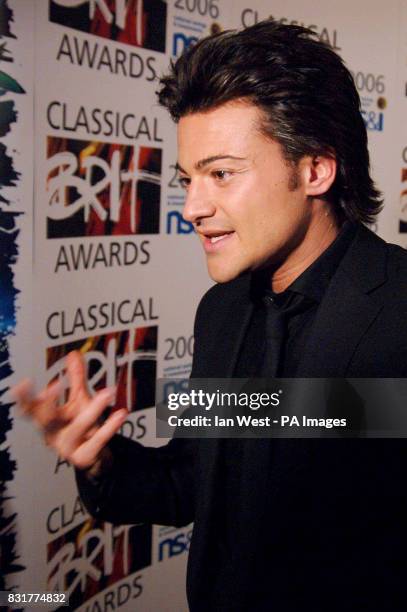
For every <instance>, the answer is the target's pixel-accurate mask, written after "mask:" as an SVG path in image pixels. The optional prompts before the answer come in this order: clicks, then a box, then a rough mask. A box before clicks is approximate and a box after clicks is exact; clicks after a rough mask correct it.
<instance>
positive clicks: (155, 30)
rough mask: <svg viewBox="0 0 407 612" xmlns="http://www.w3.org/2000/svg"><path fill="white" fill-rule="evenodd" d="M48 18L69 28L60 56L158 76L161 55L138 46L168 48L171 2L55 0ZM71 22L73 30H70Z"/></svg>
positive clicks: (124, 72)
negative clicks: (142, 51) (157, 66)
mask: <svg viewBox="0 0 407 612" xmlns="http://www.w3.org/2000/svg"><path fill="white" fill-rule="evenodd" d="M49 19H50V21H51V22H53V23H55V24H57V25H59V26H62V27H63V28H64V31H62V36H61V39H60V41H59V43H58V48H57V51H56V60H57V61H60V62H63V63H68V64H71V65H73V66H79V67H81V68H88V69H90V70H96V71H101V72H103V73H110V74H114V75H118V76H124V77H130V78H135V79H138V78H144V79H145V80H146V81H149V82H153V81H155V80H156V78H157V70H156V66H155V64H156V56H154V55H146V54H145V53H139V52H137V51H134V48H139V49H142V48H143V49H146V50H150V51H156V52H160V53H165V40H166V25H167V3H166V2H164V1H162V0H50V3H49ZM66 28H68V29H69V30H70V31H69V32H66V31H65V30H66ZM72 30H76V31H77V32H80V34H78V35H75V34H73V33H72V32H71V31H72ZM88 34H92V35H94V37H89V36H87V35H88ZM98 39H99V40H98ZM104 41H107V42H104Z"/></svg>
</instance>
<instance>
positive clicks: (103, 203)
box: [47, 137, 161, 238]
mask: <svg viewBox="0 0 407 612" xmlns="http://www.w3.org/2000/svg"><path fill="white" fill-rule="evenodd" d="M47 160H48V161H47V169H48V178H47V194H48V207H47V237H48V238H67V237H79V236H106V235H119V236H120V235H121V236H123V235H128V234H157V233H158V232H159V220H160V194H161V188H160V185H161V149H155V148H152V147H141V146H138V145H132V146H129V145H119V144H117V145H115V144H109V143H104V142H91V141H82V140H73V139H66V138H58V137H57V138H55V137H49V138H48V147H47Z"/></svg>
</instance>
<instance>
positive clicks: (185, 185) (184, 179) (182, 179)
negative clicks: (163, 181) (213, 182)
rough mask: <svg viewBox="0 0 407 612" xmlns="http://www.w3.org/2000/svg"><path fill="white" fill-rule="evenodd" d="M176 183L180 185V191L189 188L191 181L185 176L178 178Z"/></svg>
mask: <svg viewBox="0 0 407 612" xmlns="http://www.w3.org/2000/svg"><path fill="white" fill-rule="evenodd" d="M178 182H179V184H180V185H181V187H182V189H187V188H188V187H189V184H190V182H191V179H190V178H188V177H186V176H180V177H179V178H178Z"/></svg>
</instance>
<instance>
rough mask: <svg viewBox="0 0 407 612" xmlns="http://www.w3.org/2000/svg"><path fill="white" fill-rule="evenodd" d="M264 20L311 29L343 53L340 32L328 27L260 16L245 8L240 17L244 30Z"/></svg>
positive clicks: (321, 39) (320, 38)
mask: <svg viewBox="0 0 407 612" xmlns="http://www.w3.org/2000/svg"><path fill="white" fill-rule="evenodd" d="M263 19H274V20H275V21H277V22H278V23H283V24H290V25H299V26H302V27H303V28H309V29H310V30H312V31H313V32H315V34H316V35H317V38H318V39H319V40H320V41H322V42H324V43H326V44H328V45H329V46H330V47H332V49H333V50H334V51H337V52H338V51H341V47H340V46H339V36H338V30H336V29H335V28H330V27H327V26H325V25H324V26H321V25H317V24H315V23H309V22H307V21H298V20H297V19H289V18H288V17H275V16H274V15H270V14H265V15H260V13H259V11H257V10H254V9H252V8H249V7H248V8H244V9H243V10H242V12H241V15H240V21H241V24H242V26H243V27H244V28H248V27H249V26H252V25H254V24H256V23H258V22H259V21H262V20H263Z"/></svg>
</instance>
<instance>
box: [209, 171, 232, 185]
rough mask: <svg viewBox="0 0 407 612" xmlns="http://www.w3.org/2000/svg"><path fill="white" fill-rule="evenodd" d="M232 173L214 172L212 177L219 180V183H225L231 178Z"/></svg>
mask: <svg viewBox="0 0 407 612" xmlns="http://www.w3.org/2000/svg"><path fill="white" fill-rule="evenodd" d="M231 174H232V173H231V172H229V171H228V170H214V171H213V172H212V176H213V177H214V178H215V179H216V180H217V181H220V182H221V181H224V180H226V179H227V178H229V177H230V175H231Z"/></svg>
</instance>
